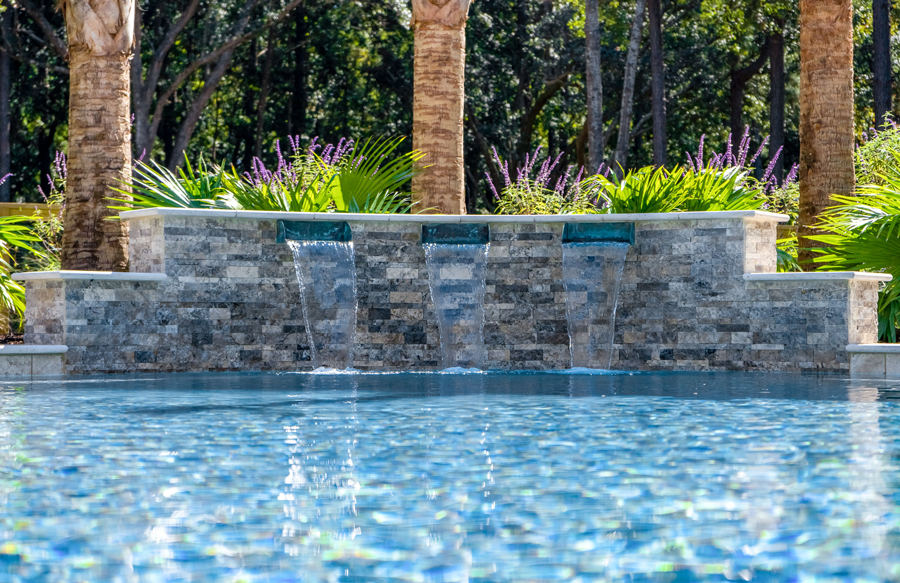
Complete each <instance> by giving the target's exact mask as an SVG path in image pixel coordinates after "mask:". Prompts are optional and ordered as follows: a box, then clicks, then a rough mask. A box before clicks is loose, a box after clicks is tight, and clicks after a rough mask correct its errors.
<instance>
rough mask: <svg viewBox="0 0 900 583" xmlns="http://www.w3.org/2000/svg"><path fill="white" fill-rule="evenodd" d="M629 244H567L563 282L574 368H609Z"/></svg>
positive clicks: (564, 247)
mask: <svg viewBox="0 0 900 583" xmlns="http://www.w3.org/2000/svg"><path fill="white" fill-rule="evenodd" d="M629 246H630V245H629V244H628V243H618V242H602V243H565V244H563V285H564V286H565V289H566V319H567V320H568V324H569V349H570V353H571V358H572V362H571V364H572V367H573V368H582V367H583V368H602V369H608V368H610V366H611V363H612V347H613V335H614V331H615V327H616V303H617V300H618V295H619V283H620V282H621V280H622V271H623V269H624V267H625V255H626V254H627V253H628V248H629Z"/></svg>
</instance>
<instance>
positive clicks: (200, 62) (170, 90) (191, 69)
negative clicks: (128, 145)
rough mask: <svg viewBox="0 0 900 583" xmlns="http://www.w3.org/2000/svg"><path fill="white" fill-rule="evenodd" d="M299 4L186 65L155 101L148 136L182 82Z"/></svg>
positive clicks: (295, 2) (253, 1)
mask: <svg viewBox="0 0 900 583" xmlns="http://www.w3.org/2000/svg"><path fill="white" fill-rule="evenodd" d="M301 2H303V0H291V2H289V3H288V5H287V6H285V7H284V8H282V9H281V11H280V12H279V13H278V14H277V15H276V16H275V17H274V18H271V19H269V20H267V21H266V22H265V23H264V24H263V25H262V26H260V27H259V28H257V29H255V30H251V31H250V32H247V33H244V34H241V35H238V36H235V37H232V38H231V39H229V40H227V41H225V43H223V44H222V45H221V46H219V48H217V49H215V50H214V51H211V52H209V53H206V54H205V55H203V56H202V57H200V58H198V59H197V60H196V61H194V62H193V63H191V64H190V65H188V66H187V68H186V69H184V70H183V71H182V72H181V73H179V74H178V76H177V77H175V80H174V81H172V83H171V84H170V85H169V86H168V87H167V88H166V90H165V91H164V92H163V94H162V95H161V96H160V97H159V99H158V100H157V102H156V107H155V108H154V110H153V122H152V124H151V130H150V134H149V135H151V136H155V135H156V133H157V132H158V130H159V124H160V121H161V120H162V111H163V109H164V108H165V106H166V104H167V103H168V102H169V100H170V99H171V98H172V96H173V95H175V92H176V91H178V88H179V87H181V86H182V85H183V84H184V82H185V81H187V79H188V78H189V77H190V76H191V75H193V74H194V73H195V72H196V71H197V69H199V68H200V67H202V66H204V65H207V64H209V63H212V62H213V61H215V60H216V59H218V58H219V57H221V56H222V55H224V54H225V53H228V52H230V51H232V50H234V49H235V48H236V47H238V46H239V45H241V44H242V43H244V42H246V41H247V40H249V39H251V38H253V37H254V36H256V35H258V34H260V33H261V32H263V31H266V30H268V29H269V27H271V26H274V25H275V24H278V23H279V22H281V21H282V20H284V18H285V17H287V15H288V14H289V13H290V11H291V10H293V9H294V8H295V7H297V6H298V5H299V4H300V3H301ZM255 4H256V0H251V2H250V3H248V5H255ZM247 18H249V13H248V15H247ZM242 20H243V19H242ZM243 26H246V21H244V23H243ZM243 26H240V27H236V28H237V30H241V29H242V28H243Z"/></svg>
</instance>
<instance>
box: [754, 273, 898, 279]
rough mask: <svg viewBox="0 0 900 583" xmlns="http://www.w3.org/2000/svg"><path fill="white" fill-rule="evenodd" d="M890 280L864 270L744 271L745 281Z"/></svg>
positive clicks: (884, 274)
mask: <svg viewBox="0 0 900 583" xmlns="http://www.w3.org/2000/svg"><path fill="white" fill-rule="evenodd" d="M851 279H855V280H860V281H891V280H892V279H893V276H891V275H889V274H887V273H866V272H864V271H812V272H801V273H745V274H744V280H745V281H846V280H851Z"/></svg>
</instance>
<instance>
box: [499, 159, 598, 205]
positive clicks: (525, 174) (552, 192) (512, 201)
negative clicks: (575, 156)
mask: <svg viewBox="0 0 900 583" xmlns="http://www.w3.org/2000/svg"><path fill="white" fill-rule="evenodd" d="M540 152H541V148H538V149H537V150H535V152H534V154H526V156H525V164H524V166H522V167H520V168H517V169H516V172H517V174H516V179H515V180H513V179H512V178H511V177H510V174H509V162H508V161H503V160H501V159H500V156H499V155H498V154H497V150H496V148H495V149H494V160H495V161H496V162H497V164H498V166H499V167H500V172H501V174H502V175H503V182H504V184H503V185H502V186H501V189H500V191H498V190H497V186H496V185H495V184H494V182H493V180H491V176H490V174H488V175H487V179H488V183H489V184H490V187H491V190H492V191H493V193H494V199H495V200H496V201H497V206H496V209H495V213H496V214H499V215H569V214H590V213H596V212H599V209H598V208H597V207H596V206H595V205H594V204H593V203H592V202H591V199H590V197H589V196H587V195H586V194H587V193H586V192H584V188H583V183H582V181H581V172H579V173H578V174H577V175H576V176H575V178H574V180H572V179H571V172H572V167H571V166H569V167H568V168H567V169H566V171H565V172H564V173H561V174H560V176H559V177H558V178H557V180H556V184H555V186H554V188H550V181H551V175H552V174H553V171H554V170H555V169H556V167H557V166H558V165H559V160H560V157H561V156H562V155H560V156H557V157H556V159H555V160H553V159H551V158H547V159H545V160H544V162H543V163H542V164H541V166H540V168H538V171H537V174H535V175H534V176H532V174H533V173H534V166H535V164H536V163H537V159H538V156H539V155H540ZM570 180H571V184H570Z"/></svg>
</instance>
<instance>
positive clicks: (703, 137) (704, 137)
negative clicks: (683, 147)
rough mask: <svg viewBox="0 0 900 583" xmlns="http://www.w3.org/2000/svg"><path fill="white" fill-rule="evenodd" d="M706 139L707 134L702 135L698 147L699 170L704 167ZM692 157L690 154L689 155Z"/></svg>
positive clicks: (697, 165) (697, 164)
mask: <svg viewBox="0 0 900 583" xmlns="http://www.w3.org/2000/svg"><path fill="white" fill-rule="evenodd" d="M705 140H706V134H703V135H701V136H700V146H698V147H697V163H696V165H695V166H696V167H697V171H698V172H699V170H700V169H701V168H703V142H704V141H705ZM688 158H690V156H688Z"/></svg>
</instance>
